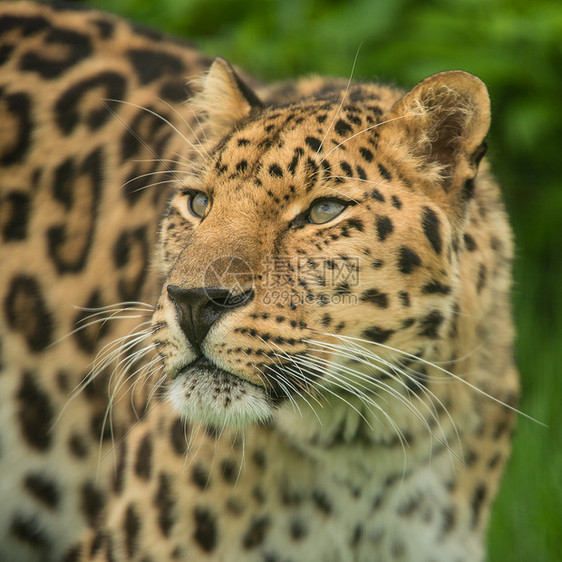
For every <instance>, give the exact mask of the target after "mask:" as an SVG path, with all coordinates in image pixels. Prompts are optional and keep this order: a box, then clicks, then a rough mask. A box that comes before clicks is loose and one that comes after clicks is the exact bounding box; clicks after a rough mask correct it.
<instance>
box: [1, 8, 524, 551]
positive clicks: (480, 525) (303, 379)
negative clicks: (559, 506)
mask: <svg viewBox="0 0 562 562" xmlns="http://www.w3.org/2000/svg"><path fill="white" fill-rule="evenodd" d="M209 62H210V61H208V60H207V59H206V58H205V57H203V56H202V55H201V54H200V53H198V52H197V51H196V50H194V49H192V48H191V47H190V46H188V45H185V44H182V43H180V42H177V41H173V40H170V39H167V38H163V37H161V36H160V35H158V34H156V33H154V32H152V31H147V30H144V29H139V28H136V27H133V26H131V25H130V24H128V23H126V22H123V21H121V20H119V19H117V18H113V17H111V16H107V15H103V14H100V13H98V12H95V11H88V10H86V11H74V10H69V9H67V8H60V7H53V6H49V5H37V4H33V3H26V2H19V3H9V2H8V3H3V4H2V6H1V7H0V69H1V74H0V123H1V124H2V125H0V165H1V166H2V173H1V176H0V188H1V191H0V197H1V201H2V207H1V212H0V232H1V233H2V246H1V250H0V251H1V252H2V254H1V258H0V260H1V263H2V271H1V273H0V298H1V299H2V305H1V306H2V312H1V314H0V333H1V334H2V346H1V348H0V366H1V367H2V371H1V372H2V374H1V376H0V385H1V390H2V392H1V399H0V400H1V403H0V406H1V410H0V411H1V412H2V415H3V419H4V423H3V429H2V431H1V433H0V445H1V446H0V471H1V477H2V490H3V491H2V501H3V509H2V511H1V513H0V533H1V539H0V558H7V559H10V560H66V561H68V562H69V561H72V560H83V561H92V560H100V561H101V560H104V561H105V560H154V561H156V560H158V561H160V560H207V559H208V560H245V561H246V560H294V561H296V560H319V561H320V560H321V561H329V560H334V561H341V560H365V561H366V560H416V561H418V560H420V561H429V560H447V561H449V560H467V561H474V560H479V559H481V558H482V557H483V556H484V538H485V531H486V526H487V521H488V516H489V510H490V506H491V503H492V500H493V498H494V496H495V494H496V491H497V487H498V483H499V480H500V477H501V473H502V469H503V466H504V463H505V461H506V459H507V457H508V454H509V443H510V434H511V430H512V427H513V421H514V411H515V410H514V408H515V406H516V402H517V397H518V385H517V374H516V369H515V366H514V363H513V357H512V350H511V347H512V340H513V329H512V323H511V318H510V310H509V302H508V296H509V288H510V260H511V255H512V242H511V234H510V230H509V227H508V225H507V221H506V217H505V212H504V209H503V205H502V202H501V196H500V192H499V189H498V187H497V185H496V184H495V182H494V181H493V179H492V177H491V174H490V171H489V167H488V164H487V162H486V160H485V159H483V156H484V152H485V137H486V134H487V130H488V126H489V119H490V115H489V114H490V108H489V99H488V95H487V92H486V88H485V86H484V85H483V83H482V82H481V81H480V80H479V79H477V78H475V77H473V76H471V75H469V74H466V73H464V72H460V71H453V72H445V73H441V74H437V75H435V76H432V77H430V78H428V79H426V80H425V81H423V82H421V83H420V84H418V85H417V86H416V87H414V88H413V89H412V90H411V91H409V92H403V91H401V90H398V89H395V88H390V87H387V86H384V85H379V84H372V83H348V82H347V81H344V80H337V79H324V78H306V79H301V80H297V81H294V82H288V83H282V84H277V85H271V86H261V87H257V88H256V87H252V84H251V83H250V80H248V79H245V78H241V77H240V76H239V74H238V73H236V72H235V71H234V70H233V69H232V68H231V67H230V65H228V63H226V62H225V61H223V60H221V59H218V60H216V61H215V62H214V64H213V65H212V66H211V67H210V69H209ZM195 77H200V79H199V80H198V81H194V78H195ZM201 77H202V78H201ZM186 84H187V86H186ZM187 99H190V101H189V103H187V104H186V103H184V102H185V100H187ZM325 219H326V220H325ZM114 303H120V304H114ZM76 307H78V308H76ZM108 394H109V397H108Z"/></svg>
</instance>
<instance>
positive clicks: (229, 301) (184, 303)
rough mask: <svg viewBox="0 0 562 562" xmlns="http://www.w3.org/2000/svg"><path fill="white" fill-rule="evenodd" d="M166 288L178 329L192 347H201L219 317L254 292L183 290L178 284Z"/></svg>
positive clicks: (205, 288)
mask: <svg viewBox="0 0 562 562" xmlns="http://www.w3.org/2000/svg"><path fill="white" fill-rule="evenodd" d="M166 289H167V292H168V296H169V298H170V300H171V301H172V302H173V303H174V305H175V307H176V311H177V314H178V320H179V324H180V328H181V330H182V332H183V333H184V334H185V336H186V337H187V339H188V340H189V342H190V343H191V344H192V345H193V346H194V347H195V348H199V347H200V345H201V344H202V343H203V340H204V339H205V337H206V336H207V334H208V332H209V330H210V329H211V327H212V326H213V324H214V323H215V322H216V321H217V320H218V319H219V318H220V317H221V316H223V315H224V314H225V313H226V312H228V311H229V310H232V309H234V308H237V307H240V306H243V305H245V304H247V303H248V302H250V300H252V298H253V297H254V291H253V289H250V290H248V291H244V292H242V293H234V292H232V291H230V290H228V289H222V288H219V287H203V288H197V289H182V288H181V287H178V286H177V285H168V286H167V287H166Z"/></svg>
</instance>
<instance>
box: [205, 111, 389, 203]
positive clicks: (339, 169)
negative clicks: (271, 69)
mask: <svg viewBox="0 0 562 562" xmlns="http://www.w3.org/2000/svg"><path fill="white" fill-rule="evenodd" d="M381 114H382V110H381V109H380V108H379V107H378V106H373V107H370V108H367V107H360V106H359V105H350V104H346V105H341V104H338V103H335V102H330V101H321V102H316V103H301V104H295V105H291V106H287V107H282V108H275V109H271V110H268V111H266V112H264V113H263V114H261V115H260V116H259V117H257V118H255V119H252V120H249V121H248V122H247V123H245V124H244V125H243V126H241V127H239V128H237V129H236V130H235V131H234V132H233V133H231V134H230V135H228V136H227V137H226V138H225V139H223V140H222V141H221V142H220V143H219V145H218V146H217V147H216V148H215V150H214V151H213V154H212V159H211V162H210V165H209V166H208V169H207V172H206V174H205V179H204V184H205V186H206V188H207V189H209V191H210V192H215V191H216V192H218V191H219V188H220V187H222V186H223V185H225V184H233V185H232V187H230V186H229V188H228V192H229V195H231V194H232V191H234V192H235V193H237V194H244V193H251V194H252V197H253V198H255V197H256V196H258V197H259V195H260V194H264V196H266V197H269V199H270V200H269V201H268V204H271V203H274V204H275V205H280V204H281V203H283V201H285V202H286V201H288V200H289V199H290V198H291V196H292V195H296V196H304V197H307V196H310V195H312V196H315V195H318V192H319V191H320V192H321V194H322V195H326V196H328V195H330V192H332V196H336V195H337V194H338V193H339V192H340V188H341V185H342V184H344V183H346V181H348V180H353V179H357V180H359V181H365V180H367V170H366V168H368V167H373V162H374V159H375V154H376V147H377V135H376V128H377V126H378V125H379V124H380V116H381ZM379 179H380V178H379ZM271 200H272V201H271Z"/></svg>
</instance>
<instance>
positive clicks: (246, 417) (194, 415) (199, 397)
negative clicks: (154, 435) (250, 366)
mask: <svg viewBox="0 0 562 562" xmlns="http://www.w3.org/2000/svg"><path fill="white" fill-rule="evenodd" d="M168 398H169V400H170V401H171V403H172V405H173V406H174V408H175V410H176V411H177V412H179V413H180V414H181V416H182V417H184V418H186V419H187V420H189V421H194V422H199V423H202V424H204V425H210V426H213V427H215V428H218V429H221V428H225V427H234V428H242V427H245V426H247V425H250V424H254V423H265V422H267V421H268V420H269V419H270V418H271V416H272V415H273V413H274V411H275V408H276V403H277V399H276V397H275V396H274V395H272V394H271V393H270V392H268V390H267V389H266V388H265V387H261V386H258V385H256V384H253V383H251V382H249V381H247V380H245V379H243V378H241V377H239V376H237V375H235V374H234V373H231V372H229V371H226V370H224V369H222V368H220V367H218V366H217V365H215V364H214V363H213V362H212V361H211V360H210V359H208V358H206V357H200V358H199V359H197V360H195V361H194V362H192V363H191V364H189V365H187V366H186V367H184V368H183V369H182V370H180V371H179V372H178V374H177V375H176V376H175V377H174V379H173V380H172V381H171V383H170V386H169V390H168Z"/></svg>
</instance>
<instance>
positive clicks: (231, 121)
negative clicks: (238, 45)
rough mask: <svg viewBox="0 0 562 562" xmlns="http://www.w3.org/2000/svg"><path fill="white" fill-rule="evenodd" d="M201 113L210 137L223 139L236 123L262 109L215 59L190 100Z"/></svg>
mask: <svg viewBox="0 0 562 562" xmlns="http://www.w3.org/2000/svg"><path fill="white" fill-rule="evenodd" d="M193 104H194V105H195V106H196V110H197V111H203V112H204V113H205V115H206V116H207V117H206V123H207V125H208V127H209V129H210V133H211V135H212V136H215V135H217V136H218V135H223V134H225V133H226V132H227V131H228V130H230V129H231V128H232V127H233V126H234V125H235V124H236V123H237V122H239V121H241V120H242V119H244V118H246V117H248V116H249V115H250V113H251V112H252V111H254V110H256V109H261V108H262V107H263V104H262V102H261V101H260V99H259V98H258V96H257V95H256V94H255V93H254V92H253V90H252V89H251V88H250V87H249V86H247V85H246V84H245V83H244V82H243V81H242V79H241V78H240V77H239V76H238V74H236V72H235V70H234V69H233V68H232V66H231V65H230V64H229V63H228V62H227V61H226V60H224V59H222V58H220V57H217V58H216V59H215V60H214V62H213V64H212V65H211V67H210V68H209V71H208V73H207V74H206V75H205V76H204V77H203V80H202V90H201V92H199V93H198V94H197V96H196V97H195V98H194V100H193Z"/></svg>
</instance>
